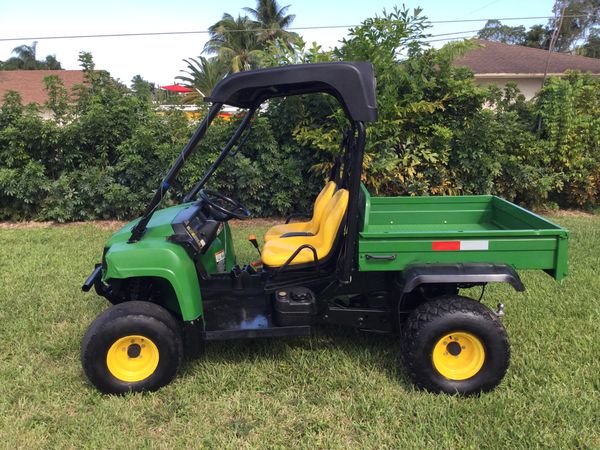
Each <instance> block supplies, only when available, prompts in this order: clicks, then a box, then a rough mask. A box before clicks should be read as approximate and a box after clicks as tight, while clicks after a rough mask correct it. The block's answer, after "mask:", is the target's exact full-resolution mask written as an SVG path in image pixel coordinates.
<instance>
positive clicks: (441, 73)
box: [0, 8, 600, 221]
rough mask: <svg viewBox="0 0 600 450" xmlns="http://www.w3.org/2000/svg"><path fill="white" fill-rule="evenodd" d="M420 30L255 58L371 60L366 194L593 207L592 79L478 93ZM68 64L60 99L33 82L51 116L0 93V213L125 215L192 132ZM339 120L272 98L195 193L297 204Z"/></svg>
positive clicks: (302, 202)
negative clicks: (73, 72)
mask: <svg viewBox="0 0 600 450" xmlns="http://www.w3.org/2000/svg"><path fill="white" fill-rule="evenodd" d="M426 32H427V21H426V18H425V17H423V16H422V15H421V11H420V10H418V9H416V10H412V11H409V10H407V9H405V8H404V9H397V8H395V9H393V10H391V11H390V12H386V11H384V13H383V15H382V16H381V17H374V18H371V19H367V20H366V21H364V22H363V23H362V24H361V25H360V26H358V27H356V28H354V29H352V30H351V31H350V34H349V36H348V38H347V39H345V40H344V41H342V43H341V45H340V46H339V48H336V49H334V50H333V51H323V50H322V49H321V47H319V46H318V45H317V44H316V43H313V45H312V46H311V47H307V45H306V44H305V43H304V42H303V41H301V40H296V41H294V42H293V43H291V44H290V43H289V42H287V41H285V40H280V39H274V40H272V41H270V42H269V43H265V44H264V45H263V50H261V57H260V65H261V66H279V65H285V64H292V63H293V64H296V63H313V62H322V61H336V60H354V61H362V60H369V61H371V62H372V63H373V65H374V69H375V74H376V77H377V101H378V110H379V120H378V121H377V122H376V123H374V124H369V127H368V142H367V148H366V153H365V160H364V171H363V181H364V182H365V183H366V184H367V186H368V187H369V188H370V189H371V191H372V192H374V193H375V194H379V195H455V194H483V193H492V194H498V195H501V196H503V197H505V198H507V199H509V200H513V201H516V202H518V203H521V204H524V205H526V206H534V207H537V206H545V207H547V206H548V205H551V206H552V205H555V206H556V205H557V206H560V207H579V208H590V209H592V208H594V207H597V206H598V205H599V204H600V119H599V118H600V80H597V79H596V78H594V77H592V76H589V75H583V74H578V73H571V74H569V75H568V76H566V77H564V78H562V79H554V78H551V79H549V80H548V82H547V84H546V85H545V86H544V88H543V89H542V91H541V92H540V93H539V95H538V97H537V99H535V100H534V101H526V100H525V98H524V97H523V95H521V93H520V92H519V91H518V89H517V88H516V86H514V85H508V86H506V87H504V88H502V89H500V88H497V87H489V88H485V89H484V88H481V87H478V86H476V85H475V82H474V79H473V75H472V73H471V72H470V71H469V70H468V69H465V68H458V67H455V66H454V65H453V60H454V58H455V57H456V56H457V55H460V54H462V53H463V52H465V51H467V50H468V49H469V48H470V46H471V44H470V43H455V44H451V45H447V46H445V47H443V48H442V49H440V50H434V49H431V48H428V47H427V45H426V44H425V43H423V38H424V37H426V36H427V34H426ZM80 62H81V65H82V67H83V69H84V72H85V80H86V83H85V84H84V85H81V86H78V87H77V89H76V93H75V95H74V97H72V98H71V97H69V96H68V94H67V92H66V91H65V89H64V86H62V83H61V82H60V80H59V79H58V78H56V77H47V78H46V80H45V83H46V88H47V90H48V96H49V100H48V102H47V104H46V105H45V107H46V108H47V109H48V110H49V111H50V112H51V113H52V116H53V119H52V120H43V119H42V118H41V116H40V108H39V107H36V106H34V105H27V106H24V105H22V103H21V99H20V97H19V95H18V94H16V93H14V92H9V93H8V94H7V95H6V96H5V98H4V101H3V104H2V106H1V107H0V220H6V219H8V220H23V219H39V220H59V221H72V220H88V219H96V218H104V219H109V218H117V219H128V218H133V217H135V216H137V215H139V213H140V211H141V210H142V209H143V208H144V207H145V206H146V204H147V202H148V201H149V199H150V198H151V197H152V195H153V193H154V191H155V189H156V188H157V186H158V185H159V182H160V180H161V177H162V176H163V175H164V173H165V172H166V170H167V168H168V167H169V166H170V165H171V164H172V162H173V161H174V159H175V158H176V157H177V155H178V153H179V152H180V150H181V148H182V147H183V146H184V145H185V143H186V142H187V140H188V139H189V137H190V136H191V134H192V133H193V130H194V126H195V124H193V123H190V122H189V121H188V119H187V118H186V117H185V115H184V114H183V113H182V112H179V111H158V110H155V108H154V106H153V104H152V102H151V101H149V100H150V98H149V96H148V89H149V86H148V84H147V83H146V82H145V81H144V80H142V79H141V78H139V79H135V80H134V86H133V90H130V89H128V88H127V87H126V86H124V85H122V84H120V83H119V82H117V81H115V80H114V79H112V78H111V77H110V75H109V74H108V73H106V72H103V71H97V70H95V66H94V62H93V58H92V57H91V54H89V53H85V52H83V53H81V54H80ZM205 62H207V63H209V62H210V63H212V62H211V60H205ZM202 70H203V69H202ZM202 70H200V72H202ZM205 72H206V71H205ZM203 73H204V72H203ZM213 78H214V77H213ZM209 81H210V80H209ZM239 120H241V119H240V118H239V117H238V118H234V119H233V120H231V121H227V120H221V119H219V120H217V121H216V122H215V123H214V125H213V126H212V127H211V128H210V129H209V132H208V133H207V135H206V137H205V139H204V140H203V141H201V143H200V145H199V148H198V149H197V151H196V153H195V154H194V156H193V157H192V159H191V160H190V161H188V163H187V164H186V165H185V166H184V169H183V170H182V172H181V173H180V176H179V179H178V180H177V182H176V183H174V186H173V188H172V189H171V191H170V195H169V197H168V198H167V199H166V200H165V204H168V203H170V202H171V203H172V202H174V201H177V200H178V199H180V198H181V197H182V196H183V195H184V193H185V192H186V189H189V188H190V187H191V186H192V185H193V183H195V182H196V181H197V180H198V179H199V178H200V177H201V175H202V173H203V172H204V171H205V170H206V168H207V167H208V166H209V164H210V163H211V162H212V161H213V160H214V159H215V157H216V155H217V154H218V152H219V151H220V149H221V148H222V146H223V144H224V143H225V142H226V141H227V140H228V139H229V138H230V136H231V135H232V133H233V132H234V129H235V126H236V125H237V124H238V123H239ZM348 127H349V123H348V121H347V119H346V117H345V115H344V114H343V112H342V111H341V109H340V108H339V105H338V103H337V101H336V100H335V99H334V98H333V97H331V96H329V95H325V94H321V95H309V96H298V97H291V98H287V99H273V100H270V101H269V102H268V105H267V107H266V109H265V110H264V111H263V112H261V113H260V114H259V116H258V117H256V118H255V119H254V120H253V122H252V131H251V135H250V137H249V139H248V140H247V142H246V144H245V146H244V148H243V149H242V150H241V151H240V152H238V153H237V155H236V156H234V157H231V158H228V159H226V161H225V162H224V163H223V165H222V167H221V168H220V169H219V170H218V171H217V173H215V175H214V176H213V178H212V179H211V180H210V181H209V186H208V187H210V188H213V189H217V190H220V191H222V192H224V193H225V194H228V195H231V196H232V197H234V198H237V199H239V200H240V201H242V202H243V203H245V204H246V205H248V207H249V208H250V209H251V210H253V212H254V213H255V214H256V215H258V216H272V215H284V214H286V213H289V212H297V211H306V210H309V209H310V203H311V201H312V199H313V198H314V195H315V193H316V192H318V190H319V188H320V186H322V183H323V179H324V178H325V177H326V176H327V173H328V171H329V169H330V168H331V166H332V165H333V162H334V161H335V159H336V157H337V156H338V155H339V146H340V140H341V137H342V131H343V130H344V129H347V128H348Z"/></svg>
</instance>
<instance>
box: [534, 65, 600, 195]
mask: <svg viewBox="0 0 600 450" xmlns="http://www.w3.org/2000/svg"><path fill="white" fill-rule="evenodd" d="M537 108H538V111H539V114H540V116H541V119H542V130H541V131H542V138H543V142H544V145H545V151H546V152H547V154H548V155H549V164H550V167H551V168H552V169H553V170H554V171H555V172H556V173H558V174H560V176H561V177H562V180H563V183H564V189H563V190H562V191H561V192H560V194H559V195H558V196H557V201H558V202H559V204H567V205H575V206H579V207H591V206H593V205H597V204H598V201H599V197H600V80H598V79H597V78H595V77H593V76H591V75H589V74H581V73H577V72H572V73H569V74H568V76H567V77H565V78H562V79H561V78H552V79H550V80H549V82H548V83H547V84H546V86H544V88H543V90H542V91H541V92H540V94H539V97H538V99H537Z"/></svg>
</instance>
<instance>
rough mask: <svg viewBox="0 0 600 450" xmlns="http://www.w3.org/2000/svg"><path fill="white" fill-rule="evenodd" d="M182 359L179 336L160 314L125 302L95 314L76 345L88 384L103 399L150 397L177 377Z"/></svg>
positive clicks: (143, 304) (165, 315)
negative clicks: (107, 396) (104, 396)
mask: <svg viewBox="0 0 600 450" xmlns="http://www.w3.org/2000/svg"><path fill="white" fill-rule="evenodd" d="M182 356H183V343H182V338H181V331H180V327H179V324H178V323H177V321H176V320H175V319H174V318H173V316H171V314H170V313H169V312H168V311H167V310H166V309H164V308H162V307H160V306H158V305H156V304H153V303H149V302H138V301H134V302H126V303H122V304H119V305H116V306H113V307H111V308H109V309H108V310H106V311H104V312H103V313H102V314H100V315H99V316H98V317H97V318H96V320H94V322H92V324H91V325H90V327H89V328H88V330H87V332H86V334H85V336H84V338H83V341H82V344H81V363H82V366H83V370H84V371H85V374H86V375H87V377H88V378H89V380H90V381H91V382H92V384H94V386H96V387H97V388H98V389H99V390H100V391H102V392H104V393H107V394H123V393H126V392H141V391H154V390H156V389H158V388H160V387H162V386H164V385H165V384H167V383H169V382H170V381H171V380H172V379H173V378H174V377H175V375H176V374H177V372H178V370H179V367H180V366H181V360H182Z"/></svg>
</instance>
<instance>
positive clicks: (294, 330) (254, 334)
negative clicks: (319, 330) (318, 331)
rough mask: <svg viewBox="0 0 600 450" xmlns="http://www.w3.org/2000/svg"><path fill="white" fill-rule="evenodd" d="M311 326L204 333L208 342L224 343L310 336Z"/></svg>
mask: <svg viewBox="0 0 600 450" xmlns="http://www.w3.org/2000/svg"><path fill="white" fill-rule="evenodd" d="M310 332H311V327H310V325H302V326H294V327H270V328H257V329H252V330H240V329H235V330H218V331H205V332H204V333H203V337H204V340H206V341H222V340H229V339H254V338H277V337H286V336H310Z"/></svg>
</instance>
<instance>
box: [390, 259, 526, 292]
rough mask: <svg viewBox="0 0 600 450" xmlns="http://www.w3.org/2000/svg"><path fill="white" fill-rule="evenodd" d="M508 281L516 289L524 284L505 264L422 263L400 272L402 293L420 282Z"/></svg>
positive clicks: (411, 289) (520, 290) (409, 290)
mask: <svg viewBox="0 0 600 450" xmlns="http://www.w3.org/2000/svg"><path fill="white" fill-rule="evenodd" d="M463 283H465V284H468V283H509V284H510V285H511V286H512V287H513V288H514V289H515V290H516V291H518V292H523V291H524V290H525V286H524V285H523V282H522V281H521V278H520V277H519V274H518V273H517V272H516V271H515V269H513V268H512V267H511V266H508V265H505V264H485V263H480V264H479V263H468V264H423V265H414V266H409V267H408V268H406V270H404V272H403V273H402V279H401V285H402V293H403V294H406V293H408V292H411V291H413V290H414V289H415V288H416V287H417V286H420V285H422V284H463Z"/></svg>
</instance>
